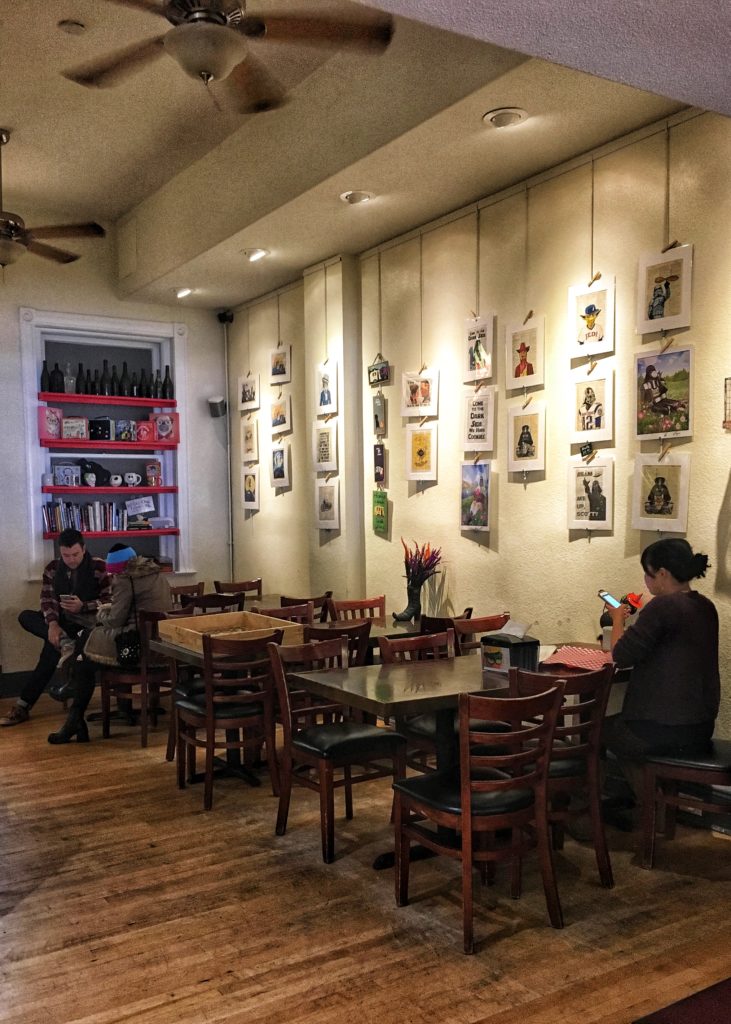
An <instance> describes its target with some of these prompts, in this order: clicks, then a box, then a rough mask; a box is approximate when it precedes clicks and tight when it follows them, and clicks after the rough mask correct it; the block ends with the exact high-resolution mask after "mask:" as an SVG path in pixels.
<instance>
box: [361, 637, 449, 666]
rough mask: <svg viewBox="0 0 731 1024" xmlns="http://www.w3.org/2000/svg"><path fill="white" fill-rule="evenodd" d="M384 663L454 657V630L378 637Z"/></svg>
mask: <svg viewBox="0 0 731 1024" xmlns="http://www.w3.org/2000/svg"><path fill="white" fill-rule="evenodd" d="M378 646H379V648H380V652H381V661H382V662H383V663H384V665H389V664H394V663H395V662H407V661H437V660H441V659H451V658H454V630H453V629H447V630H445V631H444V632H443V633H427V634H424V635H423V636H406V637H397V638H389V637H385V636H381V637H379V638H378Z"/></svg>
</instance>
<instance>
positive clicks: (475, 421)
mask: <svg viewBox="0 0 731 1024" xmlns="http://www.w3.org/2000/svg"><path fill="white" fill-rule="evenodd" d="M496 393H497V388H496V387H494V386H493V387H481V388H480V389H479V390H478V391H475V390H474V389H473V388H466V389H465V392H464V396H463V401H462V450H463V451H465V452H491V451H492V449H493V446H494V444H495V396H496Z"/></svg>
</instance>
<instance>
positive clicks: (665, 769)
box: [642, 739, 731, 869]
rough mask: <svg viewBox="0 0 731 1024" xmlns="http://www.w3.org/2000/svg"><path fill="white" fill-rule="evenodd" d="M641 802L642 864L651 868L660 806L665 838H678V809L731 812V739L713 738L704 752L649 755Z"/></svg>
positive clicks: (697, 811)
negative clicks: (663, 818)
mask: <svg viewBox="0 0 731 1024" xmlns="http://www.w3.org/2000/svg"><path fill="white" fill-rule="evenodd" d="M642 801H643V802H642V866H643V867H644V868H648V869H649V868H651V867H652V866H653V864H654V862H655V830H656V827H657V812H658V809H660V810H661V811H663V812H664V816H665V827H664V834H665V838H666V839H673V838H674V837H675V824H676V821H675V819H676V813H677V810H678V808H681V809H683V810H686V809H687V810H690V811H693V812H695V813H700V814H701V815H702V814H705V813H709V814H712V813H715V814H725V815H728V814H731V740H726V739H714V740H711V743H710V745H709V747H708V750H707V751H706V752H705V753H704V754H688V755H685V756H683V755H677V756H675V757H670V756H661V755H659V754H655V755H649V756H648V757H647V758H646V760H645V764H644V768H643V795H642Z"/></svg>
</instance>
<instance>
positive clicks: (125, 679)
mask: <svg viewBox="0 0 731 1024" xmlns="http://www.w3.org/2000/svg"><path fill="white" fill-rule="evenodd" d="M165 618H167V616H166V614H165V612H145V611H139V612H137V628H138V630H139V634H140V652H141V653H140V664H139V666H137V667H135V668H123V667H121V666H106V665H99V666H98V669H97V680H98V682H99V690H100V694H101V705H102V736H103V737H104V739H108V738H109V736H110V723H111V717H112V697H116V698H117V700H121V701H124V702H126V704H127V707H128V708H129V709H130V712H131V711H132V707H133V706H134V704H136V703H137V701H139V705H140V710H139V725H140V746H141V747H146V746H147V734H148V729H149V723H150V721H151V722H152V725H153V726H154V727H156V726H157V716H158V714H159V712H160V698H161V697H166V696H167V695H168V694H169V693H171V691H172V686H173V677H172V675H171V671H170V665H169V663H168V662H167V661H165V660H161V659H160V658H158V659H157V660H155V658H154V656H153V655H152V653H151V651H150V640H152V639H157V637H158V628H157V627H158V623H159V622H160V621H161V620H162V619H165Z"/></svg>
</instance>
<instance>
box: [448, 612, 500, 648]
mask: <svg viewBox="0 0 731 1024" xmlns="http://www.w3.org/2000/svg"><path fill="white" fill-rule="evenodd" d="M509 618H510V612H501V613H500V615H480V616H478V617H477V618H476V619H475V618H471V617H470V618H462V619H454V620H453V626H454V632H455V636H456V637H457V645H458V647H459V653H460V654H465V653H466V652H467V651H479V649H480V637H481V636H482V634H484V633H494V632H495V630H498V629H502V628H503V626H504V625H505V623H506V622H507V621H508V619H509ZM478 634H479V635H478Z"/></svg>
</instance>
